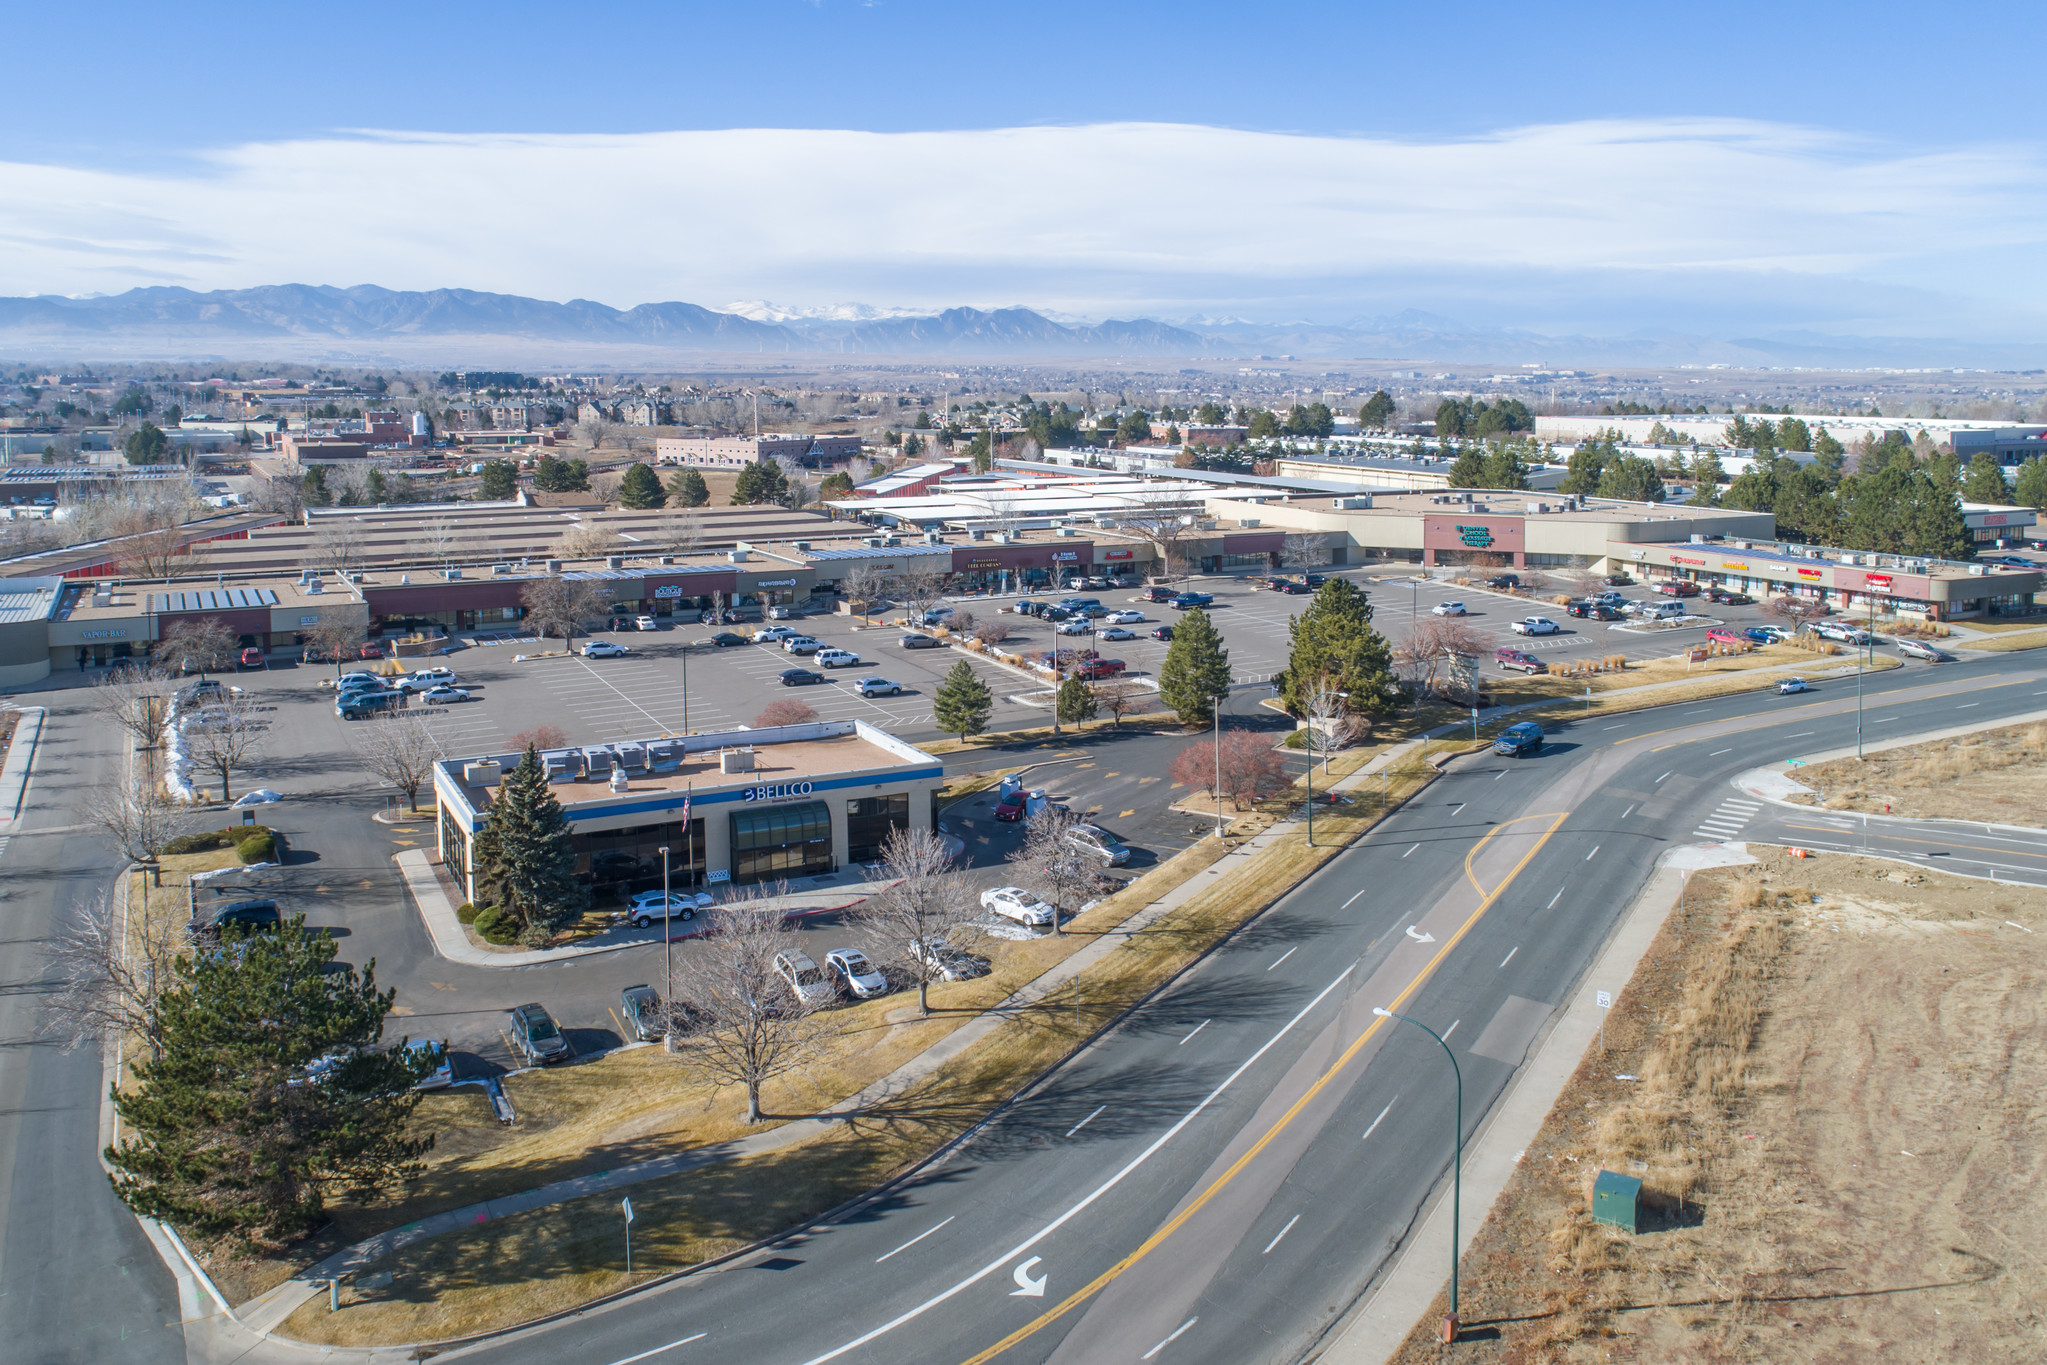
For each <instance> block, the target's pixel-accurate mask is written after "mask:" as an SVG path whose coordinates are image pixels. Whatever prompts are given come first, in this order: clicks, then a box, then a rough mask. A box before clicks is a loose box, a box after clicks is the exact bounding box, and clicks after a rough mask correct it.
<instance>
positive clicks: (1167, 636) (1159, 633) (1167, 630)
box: [1151, 626, 1173, 643]
mask: <svg viewBox="0 0 2047 1365" xmlns="http://www.w3.org/2000/svg"><path fill="white" fill-rule="evenodd" d="M1151 638H1152V639H1154V640H1164V641H1167V642H1168V643H1171V641H1172V638H1173V628H1172V627H1171V626H1158V627H1156V628H1154V629H1153V630H1152V633H1151Z"/></svg>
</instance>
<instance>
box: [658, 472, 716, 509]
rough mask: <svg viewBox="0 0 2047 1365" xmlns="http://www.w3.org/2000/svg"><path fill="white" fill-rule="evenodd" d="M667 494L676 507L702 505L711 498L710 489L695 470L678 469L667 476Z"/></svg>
mask: <svg viewBox="0 0 2047 1365" xmlns="http://www.w3.org/2000/svg"><path fill="white" fill-rule="evenodd" d="M668 496H669V497H671V498H673V499H675V505H676V506H677V507H702V506H703V505H704V504H705V503H707V502H709V501H710V500H711V490H710V487H709V485H707V484H706V483H705V482H704V476H703V475H701V474H699V473H697V471H696V470H694V469H679V470H677V471H676V472H675V473H673V474H670V475H669V476H668Z"/></svg>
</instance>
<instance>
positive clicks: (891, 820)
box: [846, 792, 910, 863]
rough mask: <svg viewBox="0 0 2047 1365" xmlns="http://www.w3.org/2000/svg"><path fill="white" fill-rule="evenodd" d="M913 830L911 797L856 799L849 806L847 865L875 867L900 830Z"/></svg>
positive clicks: (895, 795)
mask: <svg viewBox="0 0 2047 1365" xmlns="http://www.w3.org/2000/svg"><path fill="white" fill-rule="evenodd" d="M909 826H910V794H909V793H908V792H896V793H894V794H893V795H889V796H856V797H854V798H853V799H852V800H850V801H848V802H847V803H846V861H847V862H851V863H871V862H874V861H875V860H876V859H878V858H880V857H881V850H882V845H883V844H885V843H887V842H888V836H889V835H890V834H891V833H893V832H894V831H896V830H899V829H908V828H909Z"/></svg>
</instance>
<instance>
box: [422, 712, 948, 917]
mask: <svg viewBox="0 0 2047 1365" xmlns="http://www.w3.org/2000/svg"><path fill="white" fill-rule="evenodd" d="M521 757H522V755H519V754H487V755H482V756H479V757H475V758H458V759H448V760H446V761H444V762H441V763H438V764H436V765H435V767H434V795H435V798H436V800H437V803H438V805H439V808H440V821H439V825H440V860H441V866H442V868H443V869H444V870H445V871H446V873H447V875H448V876H449V878H450V879H451V880H453V881H454V882H455V883H456V885H457V886H458V887H459V888H460V890H461V892H462V895H463V898H464V899H465V900H469V901H472V902H474V901H476V899H477V893H478V888H477V885H476V863H475V841H476V836H477V835H478V834H479V833H481V832H482V830H483V828H484V822H485V821H486V820H487V819H488V818H489V815H490V805H491V801H492V799H493V798H494V797H495V796H496V795H497V791H498V787H499V784H500V782H501V780H502V778H503V775H504V774H505V773H507V772H509V771H510V770H511V769H512V768H514V767H516V766H517V765H518V763H519V761H520V759H521ZM540 760H541V762H542V763H543V764H544V765H545V766H546V769H547V775H548V781H549V783H550V784H551V786H552V787H553V790H554V793H555V795H556V798H557V799H558V800H560V802H561V804H562V811H563V813H564V814H565V815H566V816H567V817H568V820H569V825H570V828H571V830H572V833H571V835H570V842H571V844H572V846H573V847H574V848H575V851H576V874H577V876H578V877H579V878H581V879H582V880H583V881H584V882H585V883H587V884H588V885H589V886H590V887H591V889H592V890H593V891H594V892H596V893H597V894H599V895H601V896H605V895H619V894H630V893H632V892H635V891H642V890H649V889H653V888H656V887H659V886H660V885H661V864H662V855H661V850H662V849H663V848H666V849H667V850H668V877H669V884H670V886H672V887H677V888H685V887H701V886H716V885H720V884H728V883H729V884H735V885H749V884H753V883H759V882H774V881H790V882H795V881H797V880H799V879H801V878H805V877H822V876H829V875H830V874H832V873H834V872H837V871H839V870H841V869H843V868H846V867H849V866H854V865H859V864H866V863H873V862H875V861H876V860H877V859H878V858H880V856H881V851H882V845H883V844H884V843H885V842H886V841H887V839H888V836H889V834H890V833H891V832H893V831H895V830H899V829H929V828H931V827H932V826H933V825H935V824H936V819H937V817H936V813H935V809H934V808H935V805H936V799H937V794H938V790H939V788H940V787H942V786H943V785H944V784H945V772H944V768H943V765H941V764H940V762H939V760H938V759H936V758H934V757H932V756H931V755H930V754H927V753H925V752H924V751H923V750H921V749H919V748H916V747H915V746H914V745H910V744H905V743H904V742H903V741H902V740H899V739H897V738H895V736H893V735H891V734H889V733H888V732H886V731H884V730H880V729H877V728H876V727H874V726H872V725H869V724H867V723H866V722H865V721H858V720H853V721H813V722H810V723H808V724H804V725H783V726H775V727H769V728H763V729H758V730H730V731H718V732H713V733H709V734H693V735H684V736H662V737H660V738H657V739H648V740H641V741H636V742H629V743H619V744H606V745H589V746H586V747H583V748H576V749H553V750H549V751H548V752H546V753H544V754H541V755H540ZM685 821H686V822H687V824H685Z"/></svg>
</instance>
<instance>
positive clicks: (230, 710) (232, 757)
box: [178, 693, 270, 801]
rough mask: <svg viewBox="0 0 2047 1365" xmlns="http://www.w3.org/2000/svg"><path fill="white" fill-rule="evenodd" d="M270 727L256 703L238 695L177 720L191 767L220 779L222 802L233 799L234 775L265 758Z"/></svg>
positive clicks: (183, 715)
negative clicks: (267, 733) (267, 732)
mask: <svg viewBox="0 0 2047 1365" xmlns="http://www.w3.org/2000/svg"><path fill="white" fill-rule="evenodd" d="M269 728H270V727H269V723H268V722H266V721H265V720H264V719H263V718H262V716H261V714H260V712H259V710H258V708H257V707H256V705H255V703H254V702H252V701H251V700H250V699H249V698H248V697H246V696H244V695H240V694H237V693H230V694H229V695H228V699H227V700H226V701H223V702H214V703H212V704H210V705H208V706H206V707H204V708H203V709H199V710H195V711H190V712H182V713H180V715H179V717H178V729H179V732H180V734H181V735H182V736H183V738H184V742H185V752H186V754H187V755H189V756H190V758H191V760H192V766H193V767H195V768H197V769H199V770H200V771H202V772H205V773H207V774H210V775H211V776H213V777H217V778H219V779H220V799H221V800H223V801H232V800H234V790H233V780H234V775H235V774H236V773H239V772H243V771H245V770H247V768H248V767H249V765H250V764H252V763H254V762H255V761H256V760H257V759H258V758H260V757H262V754H263V737H264V732H265V731H267V730H268V729H269Z"/></svg>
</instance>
